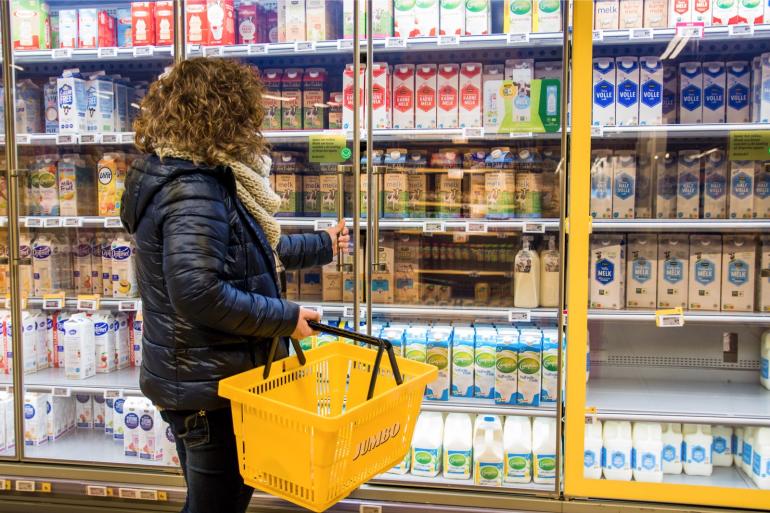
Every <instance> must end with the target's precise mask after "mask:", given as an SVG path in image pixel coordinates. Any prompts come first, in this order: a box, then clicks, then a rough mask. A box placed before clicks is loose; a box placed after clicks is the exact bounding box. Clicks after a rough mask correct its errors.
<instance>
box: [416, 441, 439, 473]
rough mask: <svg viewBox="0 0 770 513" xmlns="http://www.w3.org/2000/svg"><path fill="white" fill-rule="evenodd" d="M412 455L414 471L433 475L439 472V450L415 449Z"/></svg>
mask: <svg viewBox="0 0 770 513" xmlns="http://www.w3.org/2000/svg"><path fill="white" fill-rule="evenodd" d="M413 451H414V452H413V453H412V470H413V471H416V472H424V473H426V474H433V473H436V472H438V453H439V450H438V449H420V448H418V447H415V448H414V449H413Z"/></svg>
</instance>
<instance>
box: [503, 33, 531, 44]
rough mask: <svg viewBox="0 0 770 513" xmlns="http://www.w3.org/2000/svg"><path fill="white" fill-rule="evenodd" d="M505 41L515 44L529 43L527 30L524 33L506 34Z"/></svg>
mask: <svg viewBox="0 0 770 513" xmlns="http://www.w3.org/2000/svg"><path fill="white" fill-rule="evenodd" d="M506 42H507V43H508V44H509V45H515V44H522V43H523V44H527V43H529V32H526V33H524V34H508V37H507V38H506Z"/></svg>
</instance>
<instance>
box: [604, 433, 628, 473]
mask: <svg viewBox="0 0 770 513" xmlns="http://www.w3.org/2000/svg"><path fill="white" fill-rule="evenodd" d="M602 438H603V439H604V450H603V456H602V461H603V464H602V467H603V468H602V471H603V473H604V478H605V479H611V480H613V481H631V475H632V471H631V447H632V439H631V423H630V422H627V421H617V420H608V421H607V422H605V423H604V426H603V428H602Z"/></svg>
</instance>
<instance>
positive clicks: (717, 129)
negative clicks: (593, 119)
mask: <svg viewBox="0 0 770 513" xmlns="http://www.w3.org/2000/svg"><path fill="white" fill-rule="evenodd" d="M735 130H770V123H714V124H705V125H686V124H676V125H640V126H604V127H598V126H594V127H592V128H591V135H592V137H593V138H594V139H596V138H605V137H611V138H623V137H636V136H639V135H645V136H650V135H652V134H663V135H666V136H667V137H683V138H688V139H690V138H692V137H696V136H702V137H726V136H727V135H728V134H729V133H730V132H732V131H735Z"/></svg>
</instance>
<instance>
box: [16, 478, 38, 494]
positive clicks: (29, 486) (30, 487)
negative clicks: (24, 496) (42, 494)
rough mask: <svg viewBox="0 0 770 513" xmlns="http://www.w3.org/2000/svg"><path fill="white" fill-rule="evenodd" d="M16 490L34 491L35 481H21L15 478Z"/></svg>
mask: <svg viewBox="0 0 770 513" xmlns="http://www.w3.org/2000/svg"><path fill="white" fill-rule="evenodd" d="M16 491H17V492H34V491H35V482H34V481H26V480H25V481H22V480H17V481H16Z"/></svg>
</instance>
